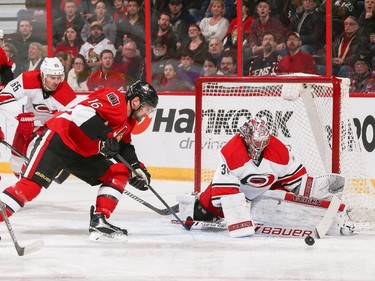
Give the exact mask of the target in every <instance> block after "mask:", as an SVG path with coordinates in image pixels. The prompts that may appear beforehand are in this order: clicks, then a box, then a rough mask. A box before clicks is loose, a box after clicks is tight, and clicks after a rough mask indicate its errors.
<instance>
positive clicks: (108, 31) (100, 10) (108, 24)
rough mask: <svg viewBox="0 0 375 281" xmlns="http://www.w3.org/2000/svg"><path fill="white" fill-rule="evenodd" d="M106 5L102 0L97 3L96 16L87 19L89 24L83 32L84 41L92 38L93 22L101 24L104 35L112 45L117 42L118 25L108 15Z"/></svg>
mask: <svg viewBox="0 0 375 281" xmlns="http://www.w3.org/2000/svg"><path fill="white" fill-rule="evenodd" d="M107 12H108V11H107V6H106V3H105V2H104V1H102V0H100V1H98V2H96V5H95V14H94V15H93V16H91V17H89V18H88V19H87V22H86V23H85V25H84V26H83V28H82V30H81V37H82V39H83V40H84V41H86V40H87V39H88V37H89V36H90V30H91V25H92V23H93V22H95V23H96V24H100V25H101V26H102V28H103V34H104V35H105V37H106V38H107V39H108V40H110V41H111V42H112V43H115V41H116V28H117V27H116V23H115V22H114V21H113V20H112V18H111V16H110V15H108V14H107Z"/></svg>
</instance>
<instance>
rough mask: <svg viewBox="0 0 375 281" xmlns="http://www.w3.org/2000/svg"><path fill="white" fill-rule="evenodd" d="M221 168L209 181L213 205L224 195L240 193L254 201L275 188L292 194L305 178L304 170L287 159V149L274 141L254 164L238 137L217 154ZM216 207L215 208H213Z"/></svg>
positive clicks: (271, 140)
mask: <svg viewBox="0 0 375 281" xmlns="http://www.w3.org/2000/svg"><path fill="white" fill-rule="evenodd" d="M220 155H221V157H220V165H219V166H218V167H217V169H216V171H215V174H214V177H213V180H212V195H213V197H212V202H213V204H214V205H215V201H216V202H219V201H220V200H215V197H216V198H219V197H220V196H222V195H225V194H233V193H237V192H243V193H244V194H245V196H246V198H248V199H253V198H255V197H257V196H259V195H261V194H263V193H264V192H265V191H267V190H268V189H270V188H271V187H272V188H274V187H275V186H278V187H282V188H285V189H286V190H288V191H291V190H293V189H294V188H295V187H297V186H299V185H300V183H301V178H302V177H303V176H304V175H306V169H305V167H304V166H303V165H302V164H301V163H298V162H296V161H295V160H294V159H293V158H292V157H291V155H290V153H289V150H288V148H287V147H286V146H285V145H284V144H283V143H282V142H281V141H280V140H279V139H277V138H276V137H274V136H271V138H270V143H269V144H268V146H267V147H266V148H265V149H264V150H263V153H262V155H261V158H260V161H259V163H258V165H257V164H255V163H254V162H253V161H252V159H251V156H250V155H249V153H248V151H247V147H246V145H245V143H244V141H243V140H242V138H241V136H240V135H239V134H237V135H236V136H234V137H233V138H232V139H231V140H230V141H229V142H228V143H227V144H226V145H225V146H224V147H223V148H222V149H221V153H220ZM216 207H218V206H216Z"/></svg>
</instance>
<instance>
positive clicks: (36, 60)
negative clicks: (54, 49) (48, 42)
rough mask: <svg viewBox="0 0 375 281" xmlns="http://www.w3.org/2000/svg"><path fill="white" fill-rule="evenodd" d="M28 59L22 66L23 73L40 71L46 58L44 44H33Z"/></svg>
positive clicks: (30, 46)
mask: <svg viewBox="0 0 375 281" xmlns="http://www.w3.org/2000/svg"><path fill="white" fill-rule="evenodd" d="M27 56H28V59H27V61H26V63H24V64H23V66H22V72H24V71H29V70H37V69H40V66H41V65H42V61H43V59H44V58H45V57H46V54H45V52H44V49H43V46H42V44H40V43H38V42H31V43H30V45H29V50H28V52H27Z"/></svg>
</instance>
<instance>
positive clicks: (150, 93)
mask: <svg viewBox="0 0 375 281" xmlns="http://www.w3.org/2000/svg"><path fill="white" fill-rule="evenodd" d="M135 97H139V99H140V101H141V104H145V103H147V104H149V105H150V106H152V107H153V108H156V107H157V105H158V102H159V97H158V94H157V93H156V91H155V89H154V88H153V87H152V86H151V85H150V84H148V83H146V82H143V81H141V80H138V81H136V82H134V83H133V84H131V85H130V86H129V88H128V90H127V91H126V98H127V99H128V100H129V101H131V100H132V99H134V98H135Z"/></svg>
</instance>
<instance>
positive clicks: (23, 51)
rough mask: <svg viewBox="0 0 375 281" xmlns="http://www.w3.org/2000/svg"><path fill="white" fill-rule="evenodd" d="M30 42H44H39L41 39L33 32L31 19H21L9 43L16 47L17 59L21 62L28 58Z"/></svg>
mask: <svg viewBox="0 0 375 281" xmlns="http://www.w3.org/2000/svg"><path fill="white" fill-rule="evenodd" d="M31 42H39V43H41V44H44V43H45V42H41V40H40V39H39V38H37V37H36V36H35V35H34V34H33V27H32V25H31V20H29V19H22V20H21V21H20V22H19V24H18V32H17V34H15V36H13V38H12V39H11V41H10V43H12V44H13V45H14V47H16V49H17V51H18V59H19V61H20V62H21V63H23V64H24V63H25V62H26V61H27V59H28V57H27V54H28V51H29V46H30V43H31Z"/></svg>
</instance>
